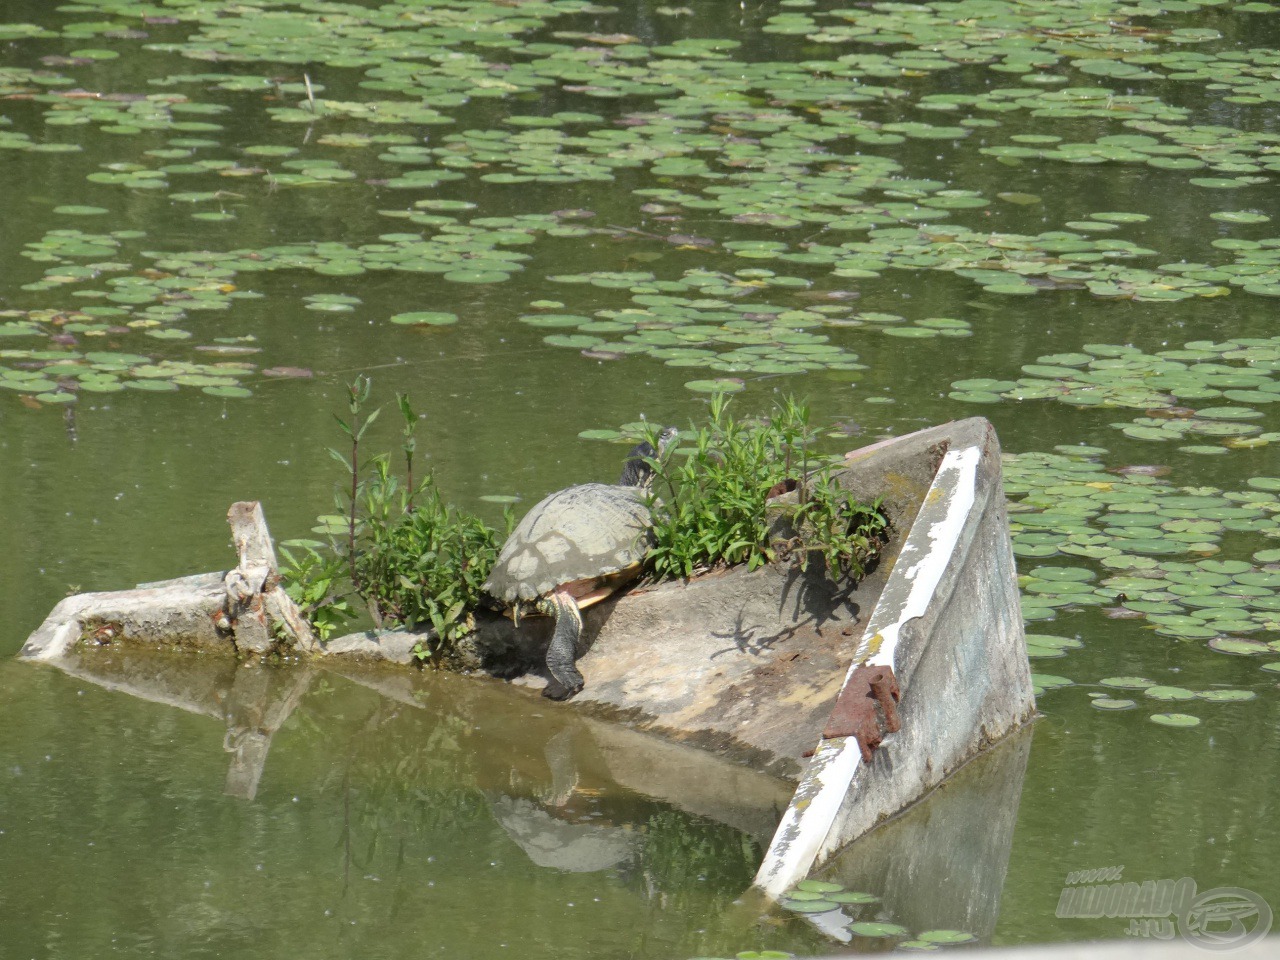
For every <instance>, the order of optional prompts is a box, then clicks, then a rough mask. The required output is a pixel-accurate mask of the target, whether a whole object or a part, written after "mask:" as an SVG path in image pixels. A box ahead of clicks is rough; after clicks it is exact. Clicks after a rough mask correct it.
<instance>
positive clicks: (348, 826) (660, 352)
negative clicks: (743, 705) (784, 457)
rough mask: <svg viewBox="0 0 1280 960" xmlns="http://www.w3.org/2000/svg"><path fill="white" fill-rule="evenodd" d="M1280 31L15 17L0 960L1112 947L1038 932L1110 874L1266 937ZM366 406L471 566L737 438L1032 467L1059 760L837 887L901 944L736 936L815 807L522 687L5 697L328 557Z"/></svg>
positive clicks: (358, 7) (1027, 750) (1115, 11)
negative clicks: (309, 555) (967, 428)
mask: <svg viewBox="0 0 1280 960" xmlns="http://www.w3.org/2000/svg"><path fill="white" fill-rule="evenodd" d="M1277 13H1280V11H1278V10H1277V9H1276V8H1275V7H1274V6H1273V5H1272V4H1269V3H1243V4H1240V3H1236V4H1228V3H1221V2H1218V3H1215V2H1190V0H1164V2H1160V0H1132V2H1128V3H1121V2H1104V0H1095V2H1089V3H1077V2H1072V3H1068V2H1051V0H1033V2H1024V3H1018V4H1014V3H1005V2H998V0H967V2H966V0H959V2H954V3H948V2H935V3H930V4H894V3H877V4H866V3H842V2H840V0H815V2H811V0H781V2H770V3H760V4H755V3H752V4H741V5H736V4H731V3H724V2H719V0H707V2H699V3H697V4H689V5H688V6H683V5H680V3H679V0H673V2H672V3H670V4H669V5H666V6H664V5H661V4H653V3H647V2H637V3H632V2H624V3H620V4H618V5H617V6H611V5H605V4H593V3H588V2H585V0H550V2H513V3H480V2H461V0H455V2H452V3H435V4H426V3H418V2H401V3H376V2H372V0H369V2H362V3H327V2H309V3H299V2H285V0H244V2H238V3H230V2H226V3H219V2H213V0H209V2H194V0H156V2H153V3H138V2H132V0H91V2H82V3H66V4H62V5H56V4H51V3H45V2H42V0H8V2H6V3H5V4H4V5H3V8H2V9H0V184H3V193H2V194H0V196H2V197H3V216H0V264H3V270H2V271H0V529H2V530H4V537H5V540H4V543H5V549H4V550H2V551H0V583H3V585H4V587H5V589H4V590H3V592H2V593H0V612H2V613H3V616H2V617H0V623H2V624H3V625H4V630H3V634H2V636H3V640H2V641H0V655H4V657H5V660H4V661H3V662H0V689H2V691H3V693H2V694H0V713H2V716H0V731H3V732H2V733H0V778H2V786H0V797H3V800H2V801H0V862H2V863H3V864H4V869H3V872H2V877H0V917H3V920H0V957H5V958H8V957H15V958H16V957H37V958H45V957H50V958H53V957H77V958H79V957H95V956H108V955H118V956H138V957H143V956H182V957H200V956H219V957H268V956H273V957H274V956H280V955H282V954H289V955H302V954H305V955H308V956H314V957H350V956H369V957H403V956H424V955H426V956H435V955H439V956H450V957H455V956H466V957H503V956H522V957H654V958H659V957H662V958H681V957H693V956H733V955H734V954H735V953H737V952H740V951H750V950H777V951H784V952H787V953H793V954H797V955H803V954H814V953H822V952H839V951H843V950H855V951H879V950H884V949H887V948H889V947H892V946H895V945H897V944H900V943H903V942H908V940H909V938H910V937H911V936H915V935H918V934H921V933H922V932H927V931H931V930H937V929H939V928H943V929H954V928H957V927H958V928H960V929H964V930H967V931H968V932H971V933H973V934H974V935H975V936H976V937H977V938H978V939H979V940H982V941H984V942H989V943H994V944H1012V943H1027V942H1044V941H1065V940H1079V939H1088V938H1098V937H1120V936H1123V935H1124V934H1125V932H1126V930H1127V929H1128V928H1129V921H1128V920H1127V919H1124V918H1118V917H1117V918H1106V917H1101V918H1095V919H1086V918H1080V917H1070V916H1065V917H1059V916H1057V915H1056V910H1057V907H1058V903H1059V898H1060V896H1061V894H1062V891H1063V888H1064V886H1066V885H1067V884H1068V876H1069V875H1071V874H1073V873H1076V872H1078V871H1089V870H1094V869H1098V868H1121V867H1122V868H1123V871H1122V879H1124V880H1126V881H1137V882H1141V881H1145V880H1152V881H1159V880H1166V879H1167V880H1178V879H1180V878H1183V877H1189V878H1192V879H1193V880H1194V881H1195V883H1196V884H1197V886H1198V888H1199V889H1200V890H1202V891H1203V890H1208V889H1210V888H1214V887H1238V888H1243V889H1246V890H1249V891H1252V892H1253V893H1254V894H1256V895H1257V896H1258V897H1260V898H1262V899H1263V900H1265V901H1267V902H1269V903H1270V904H1271V905H1272V906H1274V907H1277V908H1280V874H1278V873H1277V871H1276V869H1275V864H1276V862H1277V860H1278V859H1280V828H1278V827H1277V825H1276V824H1277V818H1276V816H1275V811H1276V801H1277V790H1276V786H1275V774H1274V772H1275V771H1276V770H1277V769H1280V734H1278V733H1277V730H1280V696H1277V683H1280V666H1278V665H1277V664H1280V589H1278V588H1280V459H1277V455H1276V450H1277V448H1278V445H1280V324H1278V323H1277V321H1276V312H1275V311H1276V302H1277V301H1276V300H1275V297H1276V296H1277V295H1280V238H1278V237H1277V236H1276V232H1277V229H1276V225H1275V220H1274V218H1275V217H1276V216H1277V215H1280V207H1278V205H1277V203H1276V200H1275V185H1276V175H1277V173H1280V124H1278V123H1277V121H1276V117H1277V113H1276V105H1277V103H1280V82H1277V81H1276V79H1275V76H1276V71H1277V68H1278V67H1280V16H1277V15H1276V14H1277ZM308 84H309V85H310V91H309V92H308ZM358 373H367V374H369V375H371V376H372V378H373V384H374V391H375V397H376V399H378V400H380V401H382V402H390V401H392V400H393V397H394V394H395V393H396V392H397V391H406V392H408V393H409V394H410V395H411V397H412V400H413V402H414V405H415V407H416V409H418V410H419V411H420V412H421V414H422V421H421V425H420V428H419V444H420V449H421V450H422V451H423V453H424V456H425V459H426V463H427V465H429V466H430V467H431V468H433V469H434V471H435V474H436V477H437V479H438V481H439V484H440V486H441V488H442V490H443V491H444V493H445V495H446V496H447V497H448V498H450V499H451V500H453V501H454V502H455V503H457V504H458V505H459V506H462V507H465V508H468V509H472V510H476V511H478V512H480V513H481V514H482V515H484V516H485V517H486V518H488V519H489V520H490V521H492V522H497V521H498V520H499V518H500V513H501V505H500V503H499V502H496V501H495V500H494V499H486V498H504V497H516V498H519V502H518V503H517V504H516V509H517V510H520V509H522V508H523V507H526V506H528V505H529V504H532V503H534V502H536V501H537V500H538V499H539V498H540V497H541V496H542V495H544V494H545V493H546V492H548V491H550V490H553V489H556V488H558V487H561V486H564V485H567V484H569V483H573V482H578V481H582V480H585V479H601V478H607V477H609V476H612V475H614V474H616V472H617V469H618V462H619V459H620V454H621V451H622V450H623V447H621V446H619V445H617V444H614V443H609V442H602V439H601V438H604V439H608V437H609V436H610V435H611V432H613V431H617V430H619V428H621V427H623V425H625V424H628V423H633V422H635V421H637V420H638V419H639V418H641V417H644V418H646V419H648V420H650V421H655V422H663V423H677V424H684V423H688V422H690V421H693V422H700V421H701V420H702V419H703V418H704V417H705V415H706V403H707V397H708V393H707V392H706V391H707V390H709V389H727V390H734V391H737V392H736V396H735V399H734V409H736V410H737V411H738V412H739V413H740V414H744V415H745V414H750V413H755V412H759V411H764V410H767V409H769V408H770V406H771V405H772V404H773V403H774V402H775V401H776V400H777V399H778V398H779V397H781V396H784V395H786V394H788V393H793V394H796V395H801V396H804V397H807V398H808V400H809V402H810V404H811V406H812V409H813V415H814V421H815V423H816V425H817V426H818V427H819V428H820V432H821V433H822V445H823V447H824V449H825V450H826V451H828V452H838V451H840V450H842V449H849V448H852V447H855V446H859V445H861V444H863V443H866V442H870V441H872V440H876V439H879V438H881V437H883V436H886V435H892V434H901V433H906V432H909V431H911V430H913V429H917V428H920V427H922V426H926V425H930V424H933V423H937V422H941V421H944V420H947V419H954V418H960V417H967V416H973V415H983V416H986V417H989V418H990V419H991V420H992V421H993V422H994V423H995V425H996V427H997V429H998V431H999V435H1000V438H1001V442H1002V444H1003V446H1004V450H1005V453H1006V455H1007V461H1006V470H1005V484H1006V491H1007V493H1008V494H1009V496H1010V499H1011V505H1010V510H1011V513H1010V517H1011V521H1012V522H1013V532H1014V543H1015V550H1016V552H1017V553H1018V554H1019V557H1020V561H1019V565H1020V572H1021V574H1022V575H1023V590H1024V594H1023V595H1024V610H1025V615H1026V617H1027V625H1028V633H1029V634H1030V636H1029V640H1028V650H1029V653H1030V654H1031V655H1032V657H1033V659H1032V665H1033V670H1034V671H1035V672H1036V674H1037V682H1038V687H1039V691H1040V695H1039V701H1038V702H1039V706H1040V710H1041V712H1042V713H1043V715H1044V716H1043V718H1042V719H1041V720H1039V721H1038V722H1037V723H1036V724H1035V726H1034V729H1033V731H1032V732H1031V734H1030V736H1029V739H1027V738H1024V739H1021V740H1019V741H1018V742H1017V743H1015V744H1012V745H1010V747H1009V748H1007V749H1006V750H1004V751H1003V752H1002V753H998V754H997V756H996V757H994V758H992V759H991V760H990V761H989V763H988V765H987V766H975V767H973V768H972V769H971V770H970V771H969V772H968V774H967V775H966V776H965V777H962V778H961V780H960V781H959V782H958V783H957V784H956V785H955V787H954V788H948V790H945V791H942V795H940V796H939V797H938V798H936V799H935V800H934V801H931V804H930V805H926V806H924V807H922V808H920V810H919V811H918V812H917V813H916V814H915V818H914V819H908V820H907V821H904V822H903V823H902V824H901V825H900V826H899V827H898V828H897V832H896V833H892V834H887V835H886V836H885V837H882V838H881V839H880V840H878V841H876V845H875V846H874V847H867V848H865V849H866V850H867V851H870V852H867V853H864V854H862V855H861V859H860V860H858V859H857V858H855V860H854V862H852V863H850V862H847V861H846V862H842V863H839V864H836V865H835V866H833V867H832V869H831V870H830V871H829V873H830V875H831V876H832V877H833V878H834V879H835V880H836V882H839V883H841V884H842V885H843V886H845V887H846V888H851V889H854V890H857V891H859V892H863V893H866V894H868V895H869V897H868V898H867V899H872V900H873V902H870V903H868V904H861V905H859V904H850V905H848V906H847V910H846V916H845V920H846V921H847V920H854V921H856V922H857V923H864V922H877V921H878V922H885V923H894V924H899V925H900V926H901V928H902V932H901V935H895V936H888V937H886V936H870V935H867V934H873V933H885V932H886V930H885V929H884V928H874V927H862V926H855V927H853V928H852V930H853V934H852V936H851V935H850V933H849V932H848V928H845V927H843V926H842V927H841V928H840V929H841V930H842V931H844V932H843V933H842V934H841V936H837V937H835V938H832V937H831V936H829V935H828V934H827V933H824V932H823V930H822V929H820V926H819V925H818V924H816V923H812V922H810V921H809V920H807V919H806V918H805V917H804V916H803V915H801V914H800V913H799V912H797V911H795V910H788V909H783V908H778V907H765V906H761V905H759V904H757V903H754V902H753V901H750V900H743V899H742V898H741V895H742V893H743V891H744V890H745V889H746V887H747V885H748V884H749V882H750V879H751V877H752V876H753V874H754V872H755V869H756V867H757V865H758V862H759V858H760V855H761V852H762V850H763V847H764V844H765V843H767V838H768V835H769V831H770V829H771V823H770V819H771V818H772V817H775V816H776V815H777V814H776V811H777V810H778V809H779V808H780V805H781V804H783V803H785V800H786V788H785V785H782V784H779V783H776V782H773V781H769V780H767V779H764V778H757V777H753V776H751V775H750V774H748V773H747V772H745V771H741V770H734V769H733V768H729V767H727V766H726V765H723V764H720V763H718V762H717V761H715V760H714V759H707V758H703V759H699V758H695V757H691V756H689V755H688V754H686V753H683V752H680V751H676V752H675V753H665V752H663V751H662V750H661V749H660V748H659V747H658V746H655V745H654V744H653V743H651V742H648V741H644V740H643V739H628V735H627V734H626V732H625V731H622V730H620V729H617V728H611V727H609V726H608V725H602V724H592V723H589V722H587V721H584V720H582V719H581V718H578V717H576V715H575V714H574V713H573V712H572V711H566V710H565V709H564V708H563V707H554V706H552V705H547V704H544V703H542V702H540V701H538V700H537V699H536V698H532V697H529V696H527V695H526V694H524V693H521V692H519V691H513V690H510V689H509V688H507V687H505V686H503V685H501V684H498V683H496V682H486V681H477V680H474V679H466V678H458V677H451V676H442V675H437V674H431V673H426V674H422V675H416V676H412V677H401V678H386V677H382V678H370V677H367V676H361V675H354V676H342V675H339V674H337V673H333V672H317V673H315V674H314V675H313V674H310V673H306V672H304V671H302V670H301V669H300V668H296V667H289V666H287V665H286V666H281V667H278V668H269V669H263V670H260V671H251V672H249V673H243V672H241V673H237V672H236V671H235V670H234V669H233V667H232V666H231V665H229V664H224V663H212V664H203V663H201V664H199V665H193V664H189V663H181V662H178V663H163V664H157V663H149V662H148V661H145V660H144V661H142V662H135V661H123V660H120V659H118V658H115V657H114V655H109V656H107V657H106V658H105V659H103V658H99V659H98V660H92V661H86V662H85V663H84V664H82V670H81V671H80V673H79V675H70V674H67V673H61V672H56V671H53V670H50V669H46V668H40V667H36V666H32V665H28V664H23V663H18V662H17V661H16V660H14V659H13V655H14V654H16V653H17V651H18V649H19V647H20V646H21V645H22V642H23V641H24V640H25V638H26V636H27V635H28V633H29V632H30V631H31V630H32V629H34V628H35V627H36V626H37V625H38V624H39V623H40V621H41V620H42V619H43V618H44V616H45V615H46V614H47V613H48V611H49V609H50V608H51V607H52V606H53V605H54V604H55V603H56V602H57V601H58V599H59V598H61V597H62V596H64V595H65V594H66V593H68V592H75V591H77V590H91V589H92V590H100V589H101V590H106V589H118V588H125V587H129V586H132V585H134V584H136V583H139V582H143V581H148V580H156V579H162V578H166V577H171V576H177V575H181V574H185V573H194V572H199V571H204V570H214V569H221V568H225V567H226V566H227V565H228V564H229V560H230V557H231V551H230V547H229V544H228V535H227V530H226V525H225V520H224V517H225V512H226V508H227V506H228V505H229V504H230V503H231V502H233V501H235V500H239V499H258V500H261V501H262V503H263V505H264V509H265V511H266V515H267V517H268V520H269V522H270V524H271V528H272V532H273V533H274V534H275V535H276V536H277V537H278V538H281V539H288V538H297V537H305V536H308V535H309V534H310V530H311V528H312V527H313V526H314V524H315V517H316V515H317V514H321V513H325V512H327V511H329V510H330V508H331V505H332V497H333V490H334V485H335V483H336V482H337V480H338V479H339V478H338V476H337V474H336V473H335V470H336V464H334V463H333V461H332V460H331V459H330V458H329V457H328V455H327V454H326V453H324V448H325V447H326V446H329V445H331V444H336V442H337V440H338V432H337V430H336V427H335V425H334V424H333V417H332V414H333V413H334V412H335V411H338V410H340V409H341V407H342V402H343V393H344V390H345V384H347V383H348V382H350V380H351V379H352V378H353V377H354V376H355V375H357V374H358ZM708 381H711V383H708ZM392 419H393V418H392V417H391V416H390V414H388V416H386V417H384V418H383V420H382V421H380V422H379V423H378V424H377V426H376V428H375V430H373V431H372V434H374V435H372V436H371V438H370V443H369V449H391V448H393V447H394V446H395V444H396V442H397V438H396V436H395V433H394V426H395V425H394V424H393V423H391V422H389V421H391V420H392ZM586 431H594V432H593V433H587V435H586V436H585V437H584V436H580V434H583V433H584V432H586ZM588 682H590V679H589V678H588ZM147 697H150V699H146V698H147ZM735 778H738V779H735ZM743 778H745V779H743ZM940 804H941V805H940ZM931 811H932V812H931ZM930 818H932V819H930ZM948 823H950V824H953V825H955V824H960V825H967V826H965V829H964V830H963V831H958V830H952V831H951V832H948V829H947V828H946V824H948ZM908 854H913V855H915V854H918V855H919V856H921V857H924V858H925V859H924V860H923V861H921V862H927V863H928V864H930V866H929V867H928V868H927V869H920V870H917V871H914V872H911V871H905V870H896V871H895V870H894V869H893V865H894V864H895V863H897V862H898V861H899V859H902V860H903V862H905V860H906V858H908ZM929 857H932V859H929ZM842 922H844V921H842ZM1251 922H1252V921H1251ZM888 932H896V931H894V930H893V928H889V930H888ZM845 941H848V942H847V943H846V942H845Z"/></svg>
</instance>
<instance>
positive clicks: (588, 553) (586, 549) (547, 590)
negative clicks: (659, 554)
mask: <svg viewBox="0 0 1280 960" xmlns="http://www.w3.org/2000/svg"><path fill="white" fill-rule="evenodd" d="M676 436H677V431H676V429H675V427H667V428H665V429H664V430H663V431H662V432H661V433H660V434H659V435H658V447H657V449H654V446H653V444H651V443H649V442H647V441H646V442H644V443H639V444H637V445H636V446H634V447H632V448H631V450H630V451H629V452H628V454H627V460H626V464H625V465H624V466H623V468H622V476H621V477H620V478H619V479H618V482H617V483H616V484H608V483H584V484H579V485H578V486H573V487H566V488H565V489H564V490H558V491H556V492H555V493H552V494H550V495H549V496H547V497H546V498H545V499H544V500H542V501H541V502H540V503H539V504H537V506H535V507H534V508H533V509H532V510H530V511H529V512H528V513H527V514H525V516H524V519H523V520H521V521H520V523H519V524H518V525H517V526H516V528H515V530H513V531H512V532H511V536H509V537H508V538H507V541H506V543H504V544H503V545H502V550H501V551H500V552H499V553H498V559H497V560H496V561H495V562H494V565H493V569H492V570H491V571H490V572H489V577H488V579H487V580H486V581H485V583H484V589H485V591H486V592H487V593H488V594H489V595H490V596H492V597H493V598H494V599H495V600H497V601H498V602H499V603H500V604H502V605H503V606H505V607H507V608H509V609H510V611H511V615H512V618H513V619H514V620H515V621H516V623H517V624H518V623H519V620H520V615H521V614H522V613H528V612H531V611H533V612H537V613H542V614H545V615H546V616H551V617H555V620H556V624H555V630H554V632H553V633H552V636H551V644H550V646H549V647H548V648H547V658H546V663H547V673H548V674H550V678H551V679H550V680H549V681H548V683H547V686H546V687H545V688H544V689H543V691H542V693H543V696H546V697H549V698H550V699H552V700H568V699H569V698H570V697H572V696H574V695H575V694H577V693H578V692H579V691H580V690H581V689H582V687H583V682H584V681H583V678H582V674H581V673H580V672H579V671H578V668H577V667H575V666H574V664H573V661H574V658H575V657H576V655H577V648H578V637H579V636H580V635H581V633H582V613H581V610H582V608H583V607H586V606H589V605H591V604H592V603H595V602H596V601H598V600H602V599H604V598H605V597H607V596H609V594H611V593H613V592H614V591H615V590H617V589H618V588H619V587H621V586H623V585H624V584H626V583H628V582H630V581H631V580H633V579H634V578H635V577H636V576H637V575H638V574H639V573H640V566H641V564H642V563H643V562H644V558H645V555H646V554H647V553H648V551H649V547H650V545H651V544H652V537H653V531H652V527H653V519H652V517H651V516H650V513H649V493H648V490H649V486H650V484H651V483H652V481H653V466H652V462H651V461H653V460H655V459H658V458H661V457H662V455H663V452H664V451H665V450H666V449H667V448H668V447H669V446H670V445H671V443H672V441H674V440H675V438H676Z"/></svg>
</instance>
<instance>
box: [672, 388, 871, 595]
mask: <svg viewBox="0 0 1280 960" xmlns="http://www.w3.org/2000/svg"><path fill="white" fill-rule="evenodd" d="M728 406H729V400H728V398H727V397H726V396H725V395H724V394H717V395H716V396H714V397H713V398H712V401H711V419H710V422H709V423H708V424H707V425H705V426H703V427H699V428H696V429H694V430H693V431H691V433H690V434H688V436H690V437H691V438H692V441H693V442H692V445H691V448H689V450H688V456H687V457H686V458H685V459H684V460H683V462H671V463H668V464H665V465H664V464H657V463H655V468H656V469H657V470H658V471H659V477H660V479H659V481H658V482H657V483H655V484H654V492H655V496H656V497H658V498H660V501H661V502H660V503H655V505H654V518H655V519H654V547H653V549H652V551H651V552H650V554H649V562H650V565H651V568H652V570H653V574H654V576H655V578H656V579H660V580H661V579H670V578H680V577H691V576H694V575H695V574H697V573H700V572H703V571H706V570H709V569H712V568H714V567H718V566H733V565H736V564H746V566H747V569H749V570H754V569H755V568H756V567H759V566H760V565H761V564H763V563H767V562H771V561H774V560H778V559H783V558H787V557H794V558H796V559H797V560H798V561H799V562H800V563H801V564H802V565H803V564H806V563H807V562H808V560H809V558H810V555H812V554H818V555H820V556H821V557H822V558H823V559H824V561H825V562H826V564H827V566H828V568H829V569H830V570H831V571H832V572H833V573H835V572H837V571H840V572H844V573H847V574H851V575H852V576H854V577H858V576H861V575H862V573H863V568H864V565H865V564H866V562H867V561H868V560H869V559H870V558H871V557H872V556H874V555H875V553H876V551H877V550H878V549H879V547H880V544H881V542H882V540H883V538H884V531H885V527H886V520H885V517H884V514H883V513H882V512H881V511H880V504H879V501H877V502H875V503H872V504H863V503H859V502H858V501H857V500H856V499H855V498H854V497H853V495H852V494H851V493H850V492H849V491H847V490H845V489H844V488H842V487H841V486H840V485H839V484H838V483H837V482H836V480H835V479H834V477H833V472H832V464H830V463H818V464H817V465H816V466H815V467H813V468H812V469H811V463H810V461H811V459H812V457H811V453H810V446H811V444H812V443H813V440H814V432H813V430H812V429H811V428H810V426H809V408H808V407H807V406H806V405H804V404H803V403H800V402H797V401H796V400H794V399H793V398H790V397H788V398H786V399H784V400H783V401H781V402H780V403H779V404H778V405H777V406H776V407H775V408H774V411H773V412H772V414H770V415H769V416H768V417H767V418H763V419H759V420H736V419H734V417H732V416H731V415H730V414H729V412H728ZM792 489H794V490H795V492H796V497H795V500H794V502H790V501H789V499H788V500H776V499H773V498H774V497H776V496H777V495H778V494H780V493H783V492H786V491H789V490H792Z"/></svg>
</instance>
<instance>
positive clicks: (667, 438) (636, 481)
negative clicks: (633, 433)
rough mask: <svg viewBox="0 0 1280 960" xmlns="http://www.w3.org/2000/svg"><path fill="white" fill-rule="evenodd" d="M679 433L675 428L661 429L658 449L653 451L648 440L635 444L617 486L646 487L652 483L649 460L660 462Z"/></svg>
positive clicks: (651, 466)
mask: <svg viewBox="0 0 1280 960" xmlns="http://www.w3.org/2000/svg"><path fill="white" fill-rule="evenodd" d="M679 435H680V431H679V430H677V429H676V428H675V427H663V428H662V432H661V433H659V434H658V447H657V449H656V450H655V449H654V446H653V444H652V443H650V442H649V441H648V440H645V441H643V442H642V443H637V444H636V445H635V446H634V447H632V448H631V450H630V452H628V453H627V462H626V464H625V465H624V466H623V468H622V476H621V477H619V478H618V485H619V486H622V487H647V486H648V485H649V484H650V483H651V482H653V465H652V464H651V463H650V462H649V461H650V460H661V459H662V455H663V454H664V453H666V451H667V448H668V447H670V446H673V445H674V444H675V441H676V437H678V436H679Z"/></svg>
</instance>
